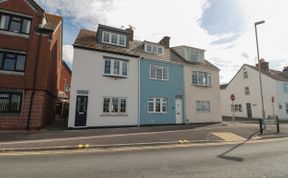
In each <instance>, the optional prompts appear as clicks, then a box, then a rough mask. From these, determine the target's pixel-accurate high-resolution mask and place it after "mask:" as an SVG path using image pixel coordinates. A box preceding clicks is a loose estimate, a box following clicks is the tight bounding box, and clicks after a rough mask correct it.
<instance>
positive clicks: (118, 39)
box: [102, 31, 127, 47]
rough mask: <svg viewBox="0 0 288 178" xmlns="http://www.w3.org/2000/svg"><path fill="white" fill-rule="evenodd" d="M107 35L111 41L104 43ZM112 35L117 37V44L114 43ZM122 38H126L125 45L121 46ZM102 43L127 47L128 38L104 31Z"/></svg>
mask: <svg viewBox="0 0 288 178" xmlns="http://www.w3.org/2000/svg"><path fill="white" fill-rule="evenodd" d="M105 33H106V34H108V35H109V41H104V34H105ZM112 35H116V37H117V42H116V43H112ZM120 37H124V44H121V43H120ZM102 43H106V44H112V45H117V46H122V47H126V44H127V36H125V35H120V34H117V33H112V32H108V31H102Z"/></svg>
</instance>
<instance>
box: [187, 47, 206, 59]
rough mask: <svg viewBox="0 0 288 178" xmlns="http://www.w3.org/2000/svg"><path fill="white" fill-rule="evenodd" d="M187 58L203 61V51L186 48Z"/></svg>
mask: <svg viewBox="0 0 288 178" xmlns="http://www.w3.org/2000/svg"><path fill="white" fill-rule="evenodd" d="M187 53H188V60H189V61H193V62H204V52H203V51H200V50H197V49H188V50H187Z"/></svg>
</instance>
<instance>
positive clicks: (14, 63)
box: [0, 51, 26, 72]
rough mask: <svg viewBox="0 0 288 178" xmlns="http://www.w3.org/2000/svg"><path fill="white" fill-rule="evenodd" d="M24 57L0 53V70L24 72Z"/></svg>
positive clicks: (22, 55)
mask: <svg viewBox="0 0 288 178" xmlns="http://www.w3.org/2000/svg"><path fill="white" fill-rule="evenodd" d="M25 63H26V55H24V54H17V53H10V52H5V51H0V70H6V71H16V72H24V70H25Z"/></svg>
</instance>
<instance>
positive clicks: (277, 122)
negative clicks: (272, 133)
mask: <svg viewBox="0 0 288 178" xmlns="http://www.w3.org/2000/svg"><path fill="white" fill-rule="evenodd" d="M276 124H277V133H279V132H280V127H279V118H278V116H276Z"/></svg>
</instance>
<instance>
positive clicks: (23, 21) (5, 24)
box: [0, 13, 31, 34]
mask: <svg viewBox="0 0 288 178" xmlns="http://www.w3.org/2000/svg"><path fill="white" fill-rule="evenodd" d="M30 26H31V19H29V18H24V17H20V16H15V15H9V14H2V13H0V30H5V31H10V32H15V33H22V34H29V32H30Z"/></svg>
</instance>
